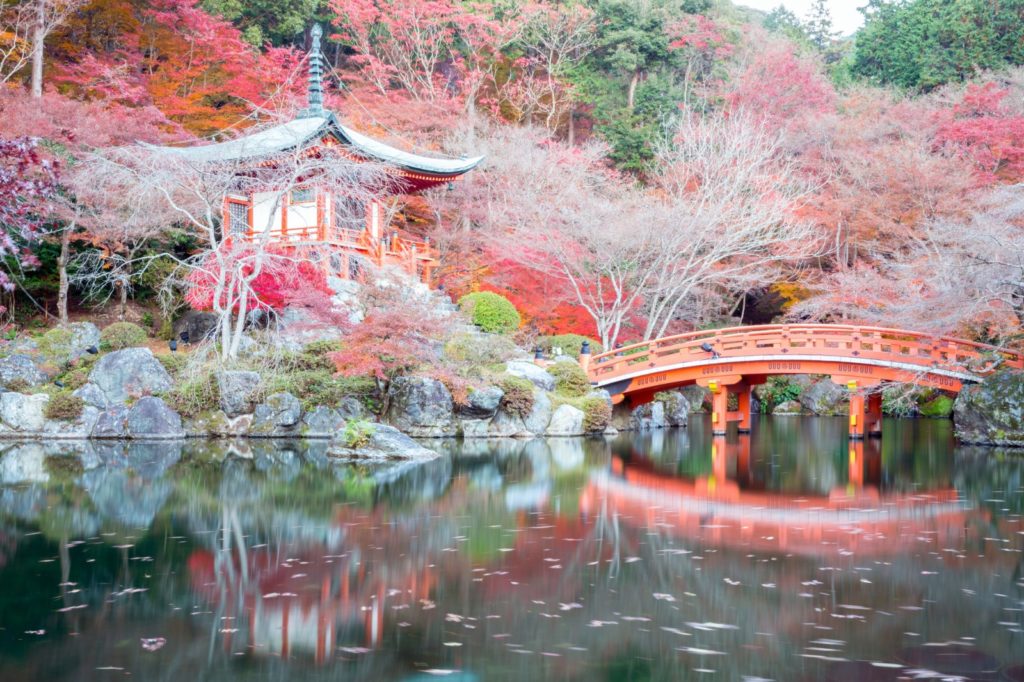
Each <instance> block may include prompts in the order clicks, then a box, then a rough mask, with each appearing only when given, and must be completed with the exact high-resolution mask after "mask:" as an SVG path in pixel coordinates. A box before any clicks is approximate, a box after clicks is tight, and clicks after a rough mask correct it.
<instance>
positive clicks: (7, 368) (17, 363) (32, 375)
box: [0, 353, 48, 388]
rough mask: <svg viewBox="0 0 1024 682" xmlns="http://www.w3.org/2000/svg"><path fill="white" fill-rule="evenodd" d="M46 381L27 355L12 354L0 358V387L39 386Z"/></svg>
mask: <svg viewBox="0 0 1024 682" xmlns="http://www.w3.org/2000/svg"><path fill="white" fill-rule="evenodd" d="M47 381H48V377H47V376H46V374H45V373H44V372H43V371H42V370H41V369H39V367H37V366H36V363H35V362H33V361H32V358H30V357H29V356H27V355H24V354H22V353H12V354H11V355H8V356H6V357H3V358H0V386H2V387H4V388H6V387H8V386H14V387H16V388H17V387H18V385H19V384H22V385H24V386H39V385H40V384H45V383H46V382H47Z"/></svg>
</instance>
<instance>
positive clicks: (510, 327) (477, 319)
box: [459, 291, 522, 334]
mask: <svg viewBox="0 0 1024 682" xmlns="http://www.w3.org/2000/svg"><path fill="white" fill-rule="evenodd" d="M459 308H461V309H462V310H463V311H464V312H466V313H467V314H468V315H469V316H470V318H471V319H472V321H473V324H475V325H476V326H478V327H480V329H482V330H483V331H485V332H487V333H489V334H510V333H512V332H514V331H515V330H517V329H519V325H520V324H522V319H521V318H520V317H519V311H518V310H516V307H515V306H514V305H512V302H511V301H509V300H508V299H507V298H505V297H504V296H502V295H501V294H496V293H494V292H493V291H477V292H474V293H472V294H466V295H465V296H463V297H462V298H460V299H459Z"/></svg>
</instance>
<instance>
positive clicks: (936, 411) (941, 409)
mask: <svg viewBox="0 0 1024 682" xmlns="http://www.w3.org/2000/svg"><path fill="white" fill-rule="evenodd" d="M917 409H918V410H920V412H921V416H922V417H932V418H935V419H949V416H950V415H951V414H953V399H952V398H950V397H949V396H948V395H945V394H944V393H938V394H936V395H935V396H934V397H933V398H931V399H930V400H927V401H924V402H919V403H918V406H917Z"/></svg>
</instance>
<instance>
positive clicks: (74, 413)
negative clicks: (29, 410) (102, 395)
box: [43, 391, 85, 422]
mask: <svg viewBox="0 0 1024 682" xmlns="http://www.w3.org/2000/svg"><path fill="white" fill-rule="evenodd" d="M83 409H85V401H84V400H82V399H81V398H79V397H78V396H76V395H72V394H71V391H58V392H57V393H54V394H53V395H51V396H50V400H49V401H47V403H46V409H45V410H43V414H44V415H46V418H47V419H60V420H62V421H68V422H73V421H75V420H76V419H78V418H79V417H81V416H82V410H83Z"/></svg>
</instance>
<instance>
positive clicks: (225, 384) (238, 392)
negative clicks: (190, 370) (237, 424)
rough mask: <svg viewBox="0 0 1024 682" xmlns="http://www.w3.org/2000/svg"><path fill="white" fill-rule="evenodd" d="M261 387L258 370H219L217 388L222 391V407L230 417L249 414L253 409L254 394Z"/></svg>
mask: <svg viewBox="0 0 1024 682" xmlns="http://www.w3.org/2000/svg"><path fill="white" fill-rule="evenodd" d="M259 387H260V375H259V373H258V372H246V371H241V370H227V371H223V372H217V388H218V389H219V393H220V409H222V410H224V414H226V415H227V416H229V417H237V416H238V415H240V414H248V413H250V412H252V411H253V407H254V405H253V395H254V394H255V393H256V389H258V388H259Z"/></svg>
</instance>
